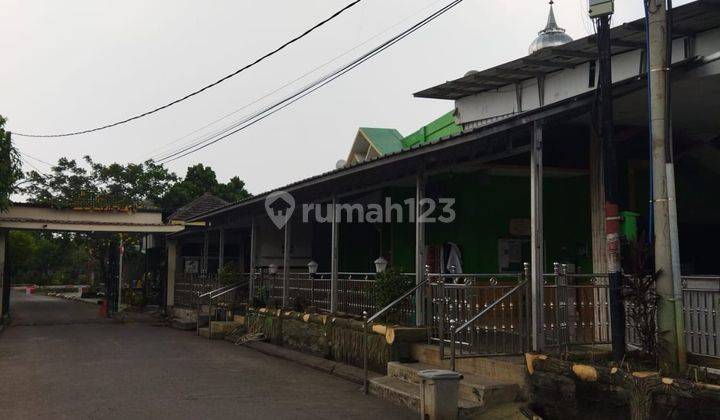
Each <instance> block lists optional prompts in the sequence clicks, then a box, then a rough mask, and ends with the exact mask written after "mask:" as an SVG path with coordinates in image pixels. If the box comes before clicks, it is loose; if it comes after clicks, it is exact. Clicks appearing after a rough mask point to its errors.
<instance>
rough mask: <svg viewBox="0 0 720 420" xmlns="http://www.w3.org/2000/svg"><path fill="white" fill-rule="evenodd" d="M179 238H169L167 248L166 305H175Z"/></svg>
mask: <svg viewBox="0 0 720 420" xmlns="http://www.w3.org/2000/svg"><path fill="white" fill-rule="evenodd" d="M177 246H178V244H177V239H168V240H167V242H166V248H167V286H166V287H165V306H166V307H168V308H170V307H172V306H174V305H175V273H176V272H177V260H178V258H177Z"/></svg>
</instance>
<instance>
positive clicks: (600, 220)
mask: <svg viewBox="0 0 720 420" xmlns="http://www.w3.org/2000/svg"><path fill="white" fill-rule="evenodd" d="M589 159H590V215H591V222H590V223H591V225H592V264H593V273H607V246H606V240H605V239H606V238H605V178H604V177H605V174H604V172H605V168H604V167H603V166H604V165H603V144H602V138H601V137H600V136H598V135H597V131H596V130H594V129H592V128H591V129H590V158H589Z"/></svg>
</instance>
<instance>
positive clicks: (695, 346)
mask: <svg viewBox="0 0 720 420" xmlns="http://www.w3.org/2000/svg"><path fill="white" fill-rule="evenodd" d="M682 285H683V314H684V317H685V343H686V345H687V350H688V352H689V353H693V354H697V355H700V356H710V357H720V317H719V316H718V315H719V314H718V311H719V310H720V276H683V277H682Z"/></svg>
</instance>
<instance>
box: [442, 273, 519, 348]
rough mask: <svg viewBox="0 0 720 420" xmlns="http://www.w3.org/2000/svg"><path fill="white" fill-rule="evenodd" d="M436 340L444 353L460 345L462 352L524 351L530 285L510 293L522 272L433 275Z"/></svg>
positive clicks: (516, 284)
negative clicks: (517, 291) (448, 346)
mask: <svg viewBox="0 0 720 420" xmlns="http://www.w3.org/2000/svg"><path fill="white" fill-rule="evenodd" d="M429 278H430V280H431V281H430V285H429V289H430V293H431V294H432V295H431V298H430V299H429V305H430V310H429V316H428V320H429V325H430V327H431V331H430V335H431V339H432V340H435V341H437V342H438V343H439V345H440V347H441V349H442V354H444V348H445V346H446V345H447V344H451V345H457V350H458V352H459V354H460V355H461V356H467V355H471V354H473V355H477V354H505V353H518V352H522V351H523V349H524V348H525V347H526V345H527V337H528V336H529V334H528V332H529V330H528V326H529V324H528V323H527V322H526V320H527V319H529V306H528V304H527V297H528V296H529V295H528V294H527V291H526V288H524V287H523V288H522V291H520V292H519V293H512V294H510V295H508V293H510V292H511V291H513V289H515V288H516V286H518V284H524V282H525V275H524V273H521V274H506V273H504V274H462V275H455V274H430V275H429Z"/></svg>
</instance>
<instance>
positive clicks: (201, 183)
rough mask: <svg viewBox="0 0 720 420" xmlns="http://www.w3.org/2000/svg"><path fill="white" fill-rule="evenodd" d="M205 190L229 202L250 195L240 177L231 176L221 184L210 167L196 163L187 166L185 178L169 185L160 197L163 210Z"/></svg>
mask: <svg viewBox="0 0 720 420" xmlns="http://www.w3.org/2000/svg"><path fill="white" fill-rule="evenodd" d="M206 192H210V193H212V194H214V195H216V196H218V197H220V198H222V199H223V200H225V201H229V202H236V201H239V200H242V199H243V198H247V197H249V196H250V194H249V193H248V192H247V190H246V189H245V183H244V182H243V181H241V180H240V178H238V177H233V178H231V179H230V181H228V182H227V183H226V184H221V183H219V182H218V180H217V176H216V175H215V171H214V170H213V169H212V168H211V167H209V166H204V165H203V164H202V163H198V164H197V165H194V166H191V167H189V168H188V170H187V174H186V175H185V179H183V180H181V181H179V182H177V183H175V184H174V185H173V186H172V187H170V189H169V190H168V191H167V193H166V194H165V195H164V196H163V198H162V207H163V209H165V210H172V209H176V208H178V207H181V206H183V205H185V204H187V203H189V202H191V201H192V200H194V199H196V198H197V197H200V196H201V195H203V194H204V193H206Z"/></svg>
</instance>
